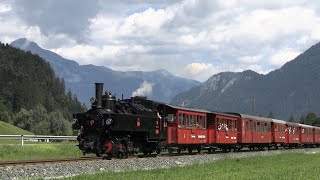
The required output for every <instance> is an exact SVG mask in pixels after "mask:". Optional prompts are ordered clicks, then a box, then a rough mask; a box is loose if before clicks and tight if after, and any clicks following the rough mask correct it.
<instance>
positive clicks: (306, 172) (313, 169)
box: [66, 153, 320, 180]
mask: <svg viewBox="0 0 320 180" xmlns="http://www.w3.org/2000/svg"><path fill="white" fill-rule="evenodd" d="M319 178H320V153H317V154H297V153H294V154H281V155H275V156H267V157H248V158H241V159H225V160H220V161H217V162H214V163H210V164H196V165H192V166H185V167H174V168H170V169H156V170H150V171H129V172H105V173H99V174H94V175H80V176H75V177H70V178H66V179H72V180H84V179H94V180H100V179H101V180H102V179H109V180H110V179H117V180H118V179H139V180H141V179H152V180H156V179H163V180H165V179H201V180H202V179H219V180H220V179H228V180H230V179H231V180H233V179H252V180H257V179H259V180H261V179H266V180H270V179H319Z"/></svg>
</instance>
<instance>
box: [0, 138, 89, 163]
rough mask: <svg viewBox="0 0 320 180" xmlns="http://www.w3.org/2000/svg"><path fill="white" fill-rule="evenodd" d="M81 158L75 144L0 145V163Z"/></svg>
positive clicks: (80, 153) (81, 155)
mask: <svg viewBox="0 0 320 180" xmlns="http://www.w3.org/2000/svg"><path fill="white" fill-rule="evenodd" d="M73 157H83V154H82V152H81V151H80V150H79V148H78V147H77V146H76V143H75V142H60V143H37V144H27V145H25V146H20V145H0V161H16V160H37V159H56V158H73Z"/></svg>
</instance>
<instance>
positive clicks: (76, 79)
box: [11, 38, 200, 105]
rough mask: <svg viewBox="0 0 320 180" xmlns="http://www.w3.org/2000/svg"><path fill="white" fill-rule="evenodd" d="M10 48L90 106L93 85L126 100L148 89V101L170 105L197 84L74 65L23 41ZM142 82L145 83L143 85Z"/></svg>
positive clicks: (151, 74) (163, 75)
mask: <svg viewBox="0 0 320 180" xmlns="http://www.w3.org/2000/svg"><path fill="white" fill-rule="evenodd" d="M11 45H12V46H14V47H16V48H20V49H22V50H25V51H31V53H33V54H37V55H39V56H40V57H42V58H44V59H45V60H46V61H48V62H49V63H50V65H51V66H52V68H53V69H54V71H55V73H56V74H57V75H58V76H59V77H61V78H63V79H64V81H65V84H66V87H67V88H68V89H70V90H71V91H72V92H74V93H75V94H76V95H77V97H78V98H79V100H80V101H81V102H84V103H86V104H87V105H89V99H90V97H94V83H95V82H103V83H105V86H106V88H107V89H105V90H108V91H111V92H112V93H115V94H116V95H117V96H118V98H121V94H123V95H124V97H125V98H129V97H131V95H132V93H133V92H134V91H136V90H137V89H138V88H140V86H142V87H141V88H140V90H141V89H142V90H143V88H144V87H143V85H149V87H150V86H151V87H152V90H151V89H150V88H149V89H148V90H149V91H147V93H146V95H147V96H148V98H149V99H153V100H158V101H163V102H169V101H170V100H171V99H172V98H173V97H174V96H175V95H177V94H178V93H181V92H184V91H186V90H188V89H190V88H192V87H194V86H197V85H199V84H200V82H198V81H195V80H190V79H185V78H180V77H177V76H174V75H172V74H171V73H169V72H168V71H166V70H157V71H149V72H142V71H127V72H122V71H114V70H112V69H110V68H107V67H103V66H95V65H91V64H90V65H79V64H78V63H77V62H75V61H72V60H68V59H65V58H63V57H61V56H60V55H58V54H56V53H53V52H51V51H48V50H45V49H42V48H41V47H39V46H38V45H37V44H36V43H34V42H31V41H29V40H27V39H25V38H21V39H18V40H16V41H14V42H12V43H11ZM144 82H145V83H144Z"/></svg>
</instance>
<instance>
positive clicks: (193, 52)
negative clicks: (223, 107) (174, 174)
mask: <svg viewBox="0 0 320 180" xmlns="http://www.w3.org/2000/svg"><path fill="white" fill-rule="evenodd" d="M319 10H320V3H319V2H317V1H307V0H282V1H280V0H256V1H251V0H158V1H154V0H136V1H134V0H122V1H108V0H68V1H57V0H28V1H25V0H13V1H11V0H2V1H0V24H1V28H0V41H1V42H4V43H10V42H11V41H13V40H15V39H17V38H20V37H26V38H28V39H30V40H32V41H35V42H36V43H38V44H39V45H40V46H41V47H43V48H45V49H49V50H51V51H54V52H56V53H58V54H60V55H62V56H63V57H65V58H68V59H72V60H75V61H77V62H78V63H80V64H95V65H102V66H107V67H109V68H112V69H114V70H121V71H128V70H142V71H151V70H157V69H166V70H168V71H169V72H171V73H173V74H175V75H177V76H181V77H186V78H191V79H196V80H199V81H205V80H206V79H208V78H209V77H210V76H212V75H213V74H216V73H219V72H223V71H237V72H239V71H243V70H247V69H251V70H254V71H256V72H258V73H262V74H266V73H268V72H270V71H272V70H274V69H276V68H279V67H281V66H282V65H283V64H284V63H286V62H287V61H289V60H292V59H293V58H295V57H296V56H297V55H299V54H300V53H302V52H303V51H305V50H306V49H308V48H309V47H310V46H311V45H313V44H315V43H317V42H319V39H320V16H319V12H320V11H319Z"/></svg>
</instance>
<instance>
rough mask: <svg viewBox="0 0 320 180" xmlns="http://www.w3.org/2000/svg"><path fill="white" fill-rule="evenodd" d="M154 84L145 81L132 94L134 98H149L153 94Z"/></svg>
mask: <svg viewBox="0 0 320 180" xmlns="http://www.w3.org/2000/svg"><path fill="white" fill-rule="evenodd" d="M152 87H153V84H152V83H149V82H147V81H143V83H142V84H140V87H139V88H138V89H137V90H135V91H134V92H133V93H132V97H134V96H148V95H150V94H151V93H152Z"/></svg>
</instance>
